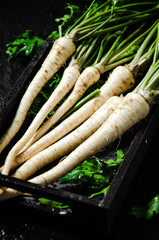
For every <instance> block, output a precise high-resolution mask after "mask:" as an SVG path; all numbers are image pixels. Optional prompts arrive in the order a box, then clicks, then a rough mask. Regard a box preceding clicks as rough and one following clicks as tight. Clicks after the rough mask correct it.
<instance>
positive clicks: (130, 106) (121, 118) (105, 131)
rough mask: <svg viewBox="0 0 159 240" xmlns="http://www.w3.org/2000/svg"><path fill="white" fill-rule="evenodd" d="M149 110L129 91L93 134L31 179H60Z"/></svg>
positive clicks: (146, 105)
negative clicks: (45, 170)
mask: <svg viewBox="0 0 159 240" xmlns="http://www.w3.org/2000/svg"><path fill="white" fill-rule="evenodd" d="M149 110H150V108H149V105H148V103H147V102H146V101H145V99H144V98H143V97H142V96H141V95H140V94H138V93H129V94H128V95H127V96H126V97H125V99H124V100H123V103H122V104H121V105H120V106H119V107H118V108H117V109H116V110H115V111H114V113H113V114H112V115H111V116H110V117H109V118H108V120H107V121H106V122H105V123H103V125H102V126H101V127H100V128H99V129H98V130H97V131H96V132H95V133H94V134H93V135H91V136H90V137H89V138H88V139H87V140H86V141H84V142H83V143H82V144H80V145H79V146H78V147H77V148H76V149H75V150H74V151H73V152H72V153H71V154H70V155H69V156H68V157H66V158H65V159H64V160H63V161H62V162H59V164H57V165H56V166H55V167H54V168H52V169H51V170H49V171H47V172H45V173H43V174H41V175H39V176H37V177H35V178H33V179H31V180H29V181H31V182H34V183H38V184H42V185H46V184H49V183H52V182H54V181H56V180H58V179H59V178H61V177H62V176H64V175H65V174H67V173H68V172H70V171H71V170H72V169H74V168H75V167H77V166H78V165H79V164H81V163H82V162H83V161H84V160H86V159H88V158H90V157H92V156H93V155H95V154H96V153H97V152H99V151H100V150H101V149H103V148H104V147H106V146H107V145H108V144H110V143H111V142H113V141H114V140H115V139H117V138H119V137H120V136H121V135H122V134H123V133H125V132H126V131H127V130H128V129H129V128H131V127H132V126H133V125H134V124H136V123H137V122H139V121H140V120H141V119H143V118H145V117H146V116H147V115H148V113H149Z"/></svg>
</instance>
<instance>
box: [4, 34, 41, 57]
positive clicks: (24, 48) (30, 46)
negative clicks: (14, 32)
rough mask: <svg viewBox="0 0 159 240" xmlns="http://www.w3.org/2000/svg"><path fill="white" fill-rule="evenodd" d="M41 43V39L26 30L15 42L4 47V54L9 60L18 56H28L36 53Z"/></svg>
mask: <svg viewBox="0 0 159 240" xmlns="http://www.w3.org/2000/svg"><path fill="white" fill-rule="evenodd" d="M43 43H44V40H43V39H41V38H39V37H36V36H34V35H33V33H32V31H31V30H26V31H25V32H24V33H23V34H22V35H20V36H18V37H17V39H16V40H14V41H13V42H11V43H8V44H7V45H6V46H7V50H6V53H7V54H8V58H9V59H13V58H16V57H17V56H19V55H22V56H28V55H31V54H32V53H35V52H37V51H38V49H39V47H40V46H41V45H42V44H43Z"/></svg>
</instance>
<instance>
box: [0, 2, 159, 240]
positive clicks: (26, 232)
mask: <svg viewBox="0 0 159 240" xmlns="http://www.w3.org/2000/svg"><path fill="white" fill-rule="evenodd" d="M65 2H66V1H64V0H60V1H56V2H55V1H54V0H45V1H42V0H28V1H20V0H14V1H10V0H5V1H3V3H1V5H0V53H1V54H0V89H1V90H0V100H3V98H4V96H5V94H6V93H7V91H8V89H9V88H10V87H11V86H12V85H13V84H14V78H12V76H16V77H18V76H19V74H20V69H18V70H16V65H15V64H13V63H12V62H9V61H8V60H7V56H6V54H5V50H6V48H5V45H6V44H7V43H8V42H10V41H12V40H14V39H15V37H16V36H17V35H20V34H22V33H23V32H24V31H25V30H26V29H32V30H33V32H34V33H35V35H37V36H39V37H42V38H44V39H46V38H47V36H48V35H49V34H50V32H51V31H52V30H54V28H55V26H56V24H55V23H54V18H56V17H59V16H61V15H62V13H63V6H64V4H65ZM70 2H74V3H78V2H79V1H77V0H76V1H70ZM87 2H88V1H82V4H85V3H87ZM3 79H5V80H6V79H7V80H8V81H7V85H5V87H2V86H3ZM158 134H159V130H157V131H156V134H155V137H154V139H153V142H152V143H151V145H150V147H149V149H148V153H147V155H146V157H145V159H144V164H142V167H141V168H140V170H139V172H138V175H137V177H136V179H135V181H134V183H133V185H132V187H131V189H130V190H129V194H128V196H127V197H126V199H125V202H124V205H123V207H122V209H121V210H120V212H119V214H118V217H117V218H116V222H115V224H114V226H113V229H112V232H111V233H110V235H109V236H108V237H106V236H104V233H105V230H104V228H103V229H102V230H101V229H100V223H101V222H102V219H98V218H97V217H95V218H94V219H87V216H83V217H80V218H75V219H69V220H68V219H67V218H65V217H64V216H56V215H50V214H47V213H44V212H40V211H37V210H36V209H32V208H31V209H28V208H27V207H25V206H20V205H17V206H16V205H14V208H13V207H12V205H10V204H9V203H7V202H6V203H5V204H1V205H0V212H1V215H0V216H1V217H0V239H4V240H5V239H6V240H12V239H18V240H19V239H27V240H28V239H33V240H34V239H35V240H36V239H38V240H42V239H45V240H46V239H50V240H51V239H53V240H57V239H60V240H62V239H65V240H66V239H70V240H76V239H117V238H123V239H135V238H136V239H144V238H146V239H152V240H153V239H157V235H158V227H159V217H158V216H157V217H155V218H154V219H153V220H151V221H146V220H136V219H134V218H133V217H131V216H130V215H129V211H130V208H131V207H132V206H134V205H135V206H136V205H141V204H143V203H144V202H145V201H147V200H148V199H149V198H150V197H151V196H153V195H155V194H156V193H159V187H158V180H159V174H158V171H159V162H158V148H157V147H158V142H159V141H158Z"/></svg>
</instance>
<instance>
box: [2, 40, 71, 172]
mask: <svg viewBox="0 0 159 240" xmlns="http://www.w3.org/2000/svg"><path fill="white" fill-rule="evenodd" d="M74 51H75V45H74V43H73V40H72V39H70V38H67V37H62V38H59V39H57V40H56V41H55V43H54V44H53V47H52V49H51V50H50V52H49V54H48V56H47V57H46V59H45V61H44V62H43V64H42V66H41V68H40V70H39V71H38V72H37V74H36V75H35V77H34V79H33V80H32V82H31V83H30V85H29V87H28V89H27V91H26V92H25V94H24V96H23V97H22V99H21V102H20V104H19V107H18V110H17V112H16V114H15V117H14V119H13V121H12V123H11V125H10V127H9V129H8V130H7V131H6V133H5V134H4V135H3V136H2V138H1V139H0V153H1V152H2V151H3V149H4V148H5V147H6V146H7V145H8V143H9V142H10V141H11V140H12V138H13V137H14V136H15V135H16V133H17V132H18V131H19V129H20V127H21V126H22V124H23V122H24V120H25V118H26V115H27V112H28V110H29V108H30V106H31V104H32V103H33V100H34V99H35V97H36V96H37V94H38V93H39V92H40V90H41V89H42V87H43V86H44V85H45V84H46V83H47V82H48V80H49V79H50V78H51V77H52V76H53V75H54V74H55V73H56V72H57V71H58V70H59V69H60V68H61V66H62V65H63V64H64V63H65V62H66V60H67V59H68V58H69V57H70V56H71V55H72V54H73V52H74ZM7 172H8V171H7V169H6V170H5V172H4V173H7Z"/></svg>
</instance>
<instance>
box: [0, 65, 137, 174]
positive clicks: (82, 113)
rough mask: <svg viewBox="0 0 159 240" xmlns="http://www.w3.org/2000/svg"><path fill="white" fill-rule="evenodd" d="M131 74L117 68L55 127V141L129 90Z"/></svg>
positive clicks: (10, 160)
mask: <svg viewBox="0 0 159 240" xmlns="http://www.w3.org/2000/svg"><path fill="white" fill-rule="evenodd" d="M134 82H135V81H134V78H133V75H132V73H131V72H130V71H129V70H128V69H127V68H125V67H122V66H119V67H117V68H116V69H114V71H113V72H112V74H111V75H110V77H109V78H108V80H107V81H106V83H105V84H104V85H103V86H102V87H101V92H100V94H99V95H97V96H96V97H95V98H93V99H92V100H90V101H89V102H88V103H86V104H85V105H83V106H82V107H81V108H80V109H79V110H78V111H76V112H75V113H74V114H72V115H71V116H70V117H69V118H68V119H66V120H65V121H63V122H62V123H61V124H60V125H59V126H57V127H56V128H55V129H54V130H53V131H54V134H55V135H54V138H55V139H56V140H55V139H54V140H55V141H57V140H59V139H60V138H61V137H63V136H64V135H66V134H67V133H68V132H70V131H71V130H73V129H74V128H75V127H77V126H79V125H80V124H81V123H82V122H84V121H85V120H86V119H87V118H89V117H90V116H91V115H92V114H93V113H94V112H95V111H96V110H97V109H98V108H99V107H100V106H101V105H102V104H103V103H104V102H105V101H106V100H107V99H108V98H109V97H111V96H114V95H119V94H121V93H123V92H125V91H127V90H129V89H130V88H131V87H132V86H133V84H134ZM19 151H20V148H19V146H18V148H17V144H16V145H15V146H14V147H13V148H12V150H11V151H10V153H9V154H8V156H7V159H6V161H5V164H4V168H3V170H2V173H3V174H7V173H8V172H9V170H10V168H11V166H12V164H13V161H14V159H15V157H16V155H17V154H18V153H19Z"/></svg>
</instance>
